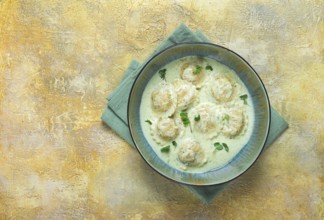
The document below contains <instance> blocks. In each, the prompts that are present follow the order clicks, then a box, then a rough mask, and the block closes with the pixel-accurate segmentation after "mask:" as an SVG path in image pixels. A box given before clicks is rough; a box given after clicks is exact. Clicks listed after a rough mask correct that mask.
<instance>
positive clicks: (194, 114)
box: [190, 102, 217, 135]
mask: <svg viewBox="0 0 324 220" xmlns="http://www.w3.org/2000/svg"><path fill="white" fill-rule="evenodd" d="M216 108H217V106H216V105H215V104H213V103H210V102H205V103H200V104H199V105H197V106H196V107H194V109H192V111H191V112H190V118H191V121H193V122H194V130H196V131H198V132H200V133H203V134H209V133H213V135H216V129H217V123H216V115H215V113H216ZM195 118H199V120H197V119H196V120H195Z"/></svg>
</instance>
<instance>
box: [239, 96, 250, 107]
mask: <svg viewBox="0 0 324 220" xmlns="http://www.w3.org/2000/svg"><path fill="white" fill-rule="evenodd" d="M247 98H248V96H247V94H244V95H241V96H240V99H241V100H243V102H244V105H247V101H246V99H247Z"/></svg>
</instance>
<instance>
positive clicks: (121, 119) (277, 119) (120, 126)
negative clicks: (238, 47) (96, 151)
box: [101, 24, 288, 204]
mask: <svg viewBox="0 0 324 220" xmlns="http://www.w3.org/2000/svg"><path fill="white" fill-rule="evenodd" d="M184 42H209V41H208V39H207V38H206V37H205V36H204V35H203V34H202V33H201V32H199V31H198V32H195V33H194V32H192V31H190V30H189V29H188V28H187V26H185V25H183V24H181V25H180V26H179V27H178V28H177V29H176V30H175V31H174V32H173V33H172V34H171V35H170V36H169V37H168V38H167V39H166V40H165V41H163V42H162V43H161V45H160V46H159V47H158V48H157V49H156V50H155V51H154V52H153V54H152V55H151V56H150V57H152V56H153V55H154V54H155V53H157V52H158V51H160V50H163V49H165V48H167V47H169V46H172V45H174V44H177V43H184ZM150 57H149V58H148V59H147V60H149V59H150ZM146 62H147V61H145V62H143V63H142V64H141V63H139V62H138V61H136V60H133V61H132V62H131V63H130V65H129V67H128V68H127V70H126V72H125V75H124V77H123V79H122V81H121V83H120V84H119V86H118V87H117V88H116V89H115V90H114V91H113V92H112V93H111V94H110V95H109V96H108V101H109V102H108V106H107V107H106V108H105V110H104V112H103V114H102V116H101V119H102V120H103V121H104V122H105V123H106V124H107V125H108V126H109V127H111V128H112V129H113V130H114V131H115V132H116V133H117V134H118V135H119V136H121V137H122V138H123V139H124V140H126V141H127V142H128V143H129V144H130V145H132V146H133V147H134V146H135V145H134V143H133V141H132V138H131V135H130V131H129V128H128V124H127V104H128V98H129V94H130V91H131V87H132V85H133V83H134V80H135V78H136V76H137V74H138V73H139V71H140V69H141V68H142V67H143V65H145V63H146ZM287 127H288V124H287V122H286V121H285V120H284V119H283V118H282V117H281V116H280V115H279V114H278V112H277V111H276V110H275V109H273V108H271V125H270V133H269V136H268V140H267V142H266V145H265V146H266V147H268V146H269V145H270V144H271V143H272V142H273V141H274V140H275V139H276V138H277V137H278V136H279V135H280V134H281V133H282V132H283V131H284V130H285V129H286V128H287ZM175 184H176V183H175ZM227 184H228V183H225V184H222V185H216V186H188V185H186V186H185V187H187V188H188V189H189V190H190V191H191V192H193V194H194V195H196V196H197V197H198V198H199V199H200V200H202V201H203V202H205V203H207V204H208V203H210V202H211V201H212V200H213V199H214V198H215V197H216V196H217V195H218V194H219V193H220V192H221V191H222V190H223V189H224V187H225V186H226V185H227Z"/></svg>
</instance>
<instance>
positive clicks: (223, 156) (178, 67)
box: [140, 57, 254, 173]
mask: <svg viewBox="0 0 324 220" xmlns="http://www.w3.org/2000/svg"><path fill="white" fill-rule="evenodd" d="M188 62H190V63H196V64H198V65H199V66H201V67H203V68H202V71H201V72H200V73H199V74H205V75H204V78H203V80H202V82H201V83H200V85H199V86H198V87H199V89H197V90H196V96H197V97H196V99H195V101H194V103H192V104H191V105H190V106H189V107H188V109H187V110H186V112H187V113H188V116H189V119H190V126H183V124H181V126H178V127H179V129H180V131H179V132H178V133H179V135H178V136H177V137H176V138H175V139H174V140H165V141H156V140H157V138H156V136H157V135H158V134H156V133H155V134H154V133H153V134H152V131H153V132H154V131H156V128H155V127H152V126H156V123H153V124H152V125H150V124H149V123H147V122H145V121H146V120H150V121H151V122H156V121H157V120H158V119H159V118H160V117H161V112H157V111H155V110H154V108H153V107H152V98H151V95H152V92H153V91H154V90H155V89H156V88H157V86H158V85H159V84H161V82H163V80H162V79H161V77H160V75H159V73H158V72H157V73H156V74H155V75H154V76H153V77H152V79H151V80H150V81H149V82H148V84H147V86H146V88H145V90H144V93H143V96H142V101H141V106H140V120H141V127H142V130H143V132H144V136H145V138H146V139H147V141H148V142H149V144H150V145H151V146H152V148H153V149H154V151H155V152H156V154H157V155H158V156H159V157H160V158H161V159H162V160H164V161H165V162H166V163H168V164H169V165H170V166H172V167H174V168H176V169H179V170H182V171H186V172H192V173H202V172H206V171H209V170H212V169H217V168H219V167H221V166H224V165H226V164H227V163H228V162H230V161H231V160H232V159H233V158H234V157H235V155H236V154H237V153H238V152H239V151H240V150H241V149H242V148H243V146H244V145H245V144H246V143H247V142H248V140H249V138H250V136H251V134H252V126H253V122H254V113H253V104H252V102H251V99H250V97H251V96H250V94H249V93H248V91H247V89H246V87H245V86H244V84H243V83H242V81H241V80H240V79H239V77H238V76H237V75H236V73H235V72H234V71H233V70H231V69H230V68H229V67H227V66H225V65H223V64H221V63H219V62H217V61H215V60H212V59H209V58H204V59H201V58H198V57H185V58H181V59H179V60H176V61H173V62H171V63H169V64H167V65H166V66H164V67H163V68H162V69H166V70H167V71H166V75H165V80H166V82H167V83H170V84H172V83H173V82H174V80H176V79H180V75H181V74H180V73H181V71H183V69H182V66H183V64H184V63H188ZM207 65H210V66H212V68H213V70H212V71H211V70H206V69H205V67H206V66H207ZM185 71H186V70H185ZM191 71H192V70H191ZM224 77H225V78H226V79H228V80H229V81H230V82H231V84H232V87H233V91H232V94H231V98H230V99H229V98H228V96H229V95H228V94H229V92H228V89H229V88H230V87H229V86H228V85H224V88H225V90H224V91H215V88H213V89H211V88H212V87H213V86H215V85H218V84H219V83H215V81H213V80H215V79H216V80H217V79H220V78H222V79H224ZM218 86H219V85H218ZM219 88H220V89H221V86H219ZM213 90H214V91H213ZM215 92H217V94H222V92H224V94H225V95H226V96H227V97H225V98H224V99H223V100H221V101H220V99H219V98H218V99H216V98H215V96H214V95H213V93H215ZM245 94H246V95H247V97H248V98H247V99H246V101H247V104H244V102H243V100H242V99H241V98H240V96H242V95H245ZM173 98H174V97H173ZM224 100H225V101H224ZM174 101H175V102H176V101H177V100H174ZM202 103H208V105H211V106H215V108H212V109H213V111H214V112H213V114H215V122H216V127H213V129H214V130H211V134H209V133H208V132H200V131H199V129H197V128H198V127H199V126H197V127H196V125H195V123H199V122H200V121H198V122H196V121H195V120H194V117H195V116H197V115H196V114H197V113H196V112H195V109H196V107H197V106H199V105H200V104H202ZM229 108H231V110H228V109H229ZM233 109H238V110H239V111H242V112H243V119H244V120H243V123H244V126H242V128H241V129H240V131H239V132H238V134H237V135H234V136H232V137H231V136H228V126H224V132H225V129H226V131H227V133H226V134H227V135H225V133H224V134H223V133H222V123H228V122H232V121H229V120H231V118H230V117H228V116H226V112H228V113H230V112H233V111H232V110H233ZM181 111H183V110H181V109H177V110H176V112H175V113H174V115H173V118H175V119H176V120H178V121H179V120H180V122H181V119H180V116H179V115H180V112H181ZM162 115H163V114H162ZM224 116H225V117H224ZM162 117H166V116H162ZM237 118H240V117H233V120H237ZM201 121H203V120H202V119H201ZM237 123H238V122H237V121H233V123H232V124H233V125H235V126H236V125H237ZM227 125H228V124H227ZM225 127H226V128H225ZM233 133H236V132H233ZM188 138H191V139H192V140H194V141H196V142H198V143H199V145H200V146H201V148H202V149H203V151H204V153H205V158H206V162H204V163H202V164H201V163H200V164H199V165H197V166H190V165H189V164H184V163H183V162H181V161H180V160H179V156H178V151H179V149H180V148H181V146H182V143H184V142H186V141H188ZM172 141H175V142H176V143H177V146H173V144H172ZM216 142H219V143H226V144H227V146H228V147H229V151H228V152H227V151H225V149H223V150H217V149H216V148H215V147H214V143H216ZM168 145H169V146H170V150H169V152H161V148H163V147H165V146H168Z"/></svg>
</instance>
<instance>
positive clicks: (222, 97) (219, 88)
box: [210, 77, 234, 102]
mask: <svg viewBox="0 0 324 220" xmlns="http://www.w3.org/2000/svg"><path fill="white" fill-rule="evenodd" d="M210 85H211V86H210V89H211V93H212V95H213V97H214V98H215V99H216V100H217V101H218V102H227V101H229V100H231V98H232V95H233V93H234V88H233V85H232V83H231V81H230V80H229V79H228V78H226V77H217V78H214V79H213V80H212V81H211V82H210Z"/></svg>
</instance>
